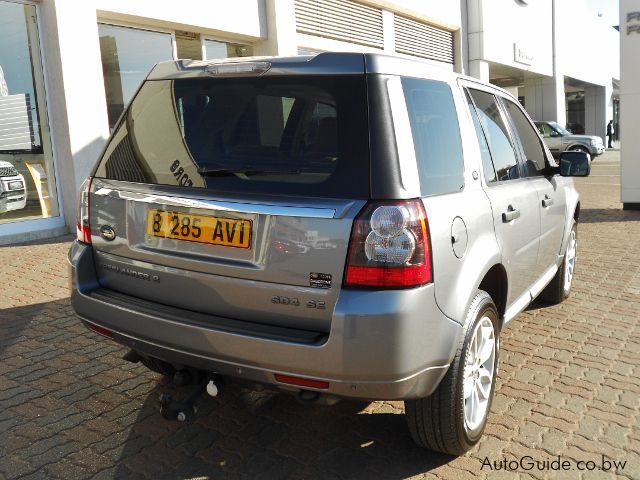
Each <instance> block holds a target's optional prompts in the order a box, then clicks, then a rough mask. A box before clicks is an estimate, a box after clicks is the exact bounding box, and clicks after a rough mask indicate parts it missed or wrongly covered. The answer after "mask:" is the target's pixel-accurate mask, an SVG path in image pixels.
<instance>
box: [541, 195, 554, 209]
mask: <svg viewBox="0 0 640 480" xmlns="http://www.w3.org/2000/svg"><path fill="white" fill-rule="evenodd" d="M551 205H553V198H551V197H550V196H549V195H545V196H544V200H542V206H543V207H544V208H547V207H550V206H551Z"/></svg>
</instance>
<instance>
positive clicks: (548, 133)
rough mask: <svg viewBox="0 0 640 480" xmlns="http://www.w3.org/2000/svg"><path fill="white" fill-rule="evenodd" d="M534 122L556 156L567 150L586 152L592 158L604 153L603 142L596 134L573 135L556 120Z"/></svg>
mask: <svg viewBox="0 0 640 480" xmlns="http://www.w3.org/2000/svg"><path fill="white" fill-rule="evenodd" d="M535 124H536V127H538V131H539V132H540V135H541V136H542V138H543V140H544V143H546V144H547V147H549V150H550V151H551V153H552V155H553V156H554V157H556V158H557V157H559V156H560V154H561V153H562V152H567V151H574V152H584V153H588V154H589V155H591V156H592V157H594V158H595V157H597V156H598V155H602V154H603V153H604V143H603V142H602V138H601V137H598V136H597V135H575V134H574V133H571V132H570V131H569V130H567V129H566V128H563V127H562V126H561V125H560V124H559V123H557V122H535Z"/></svg>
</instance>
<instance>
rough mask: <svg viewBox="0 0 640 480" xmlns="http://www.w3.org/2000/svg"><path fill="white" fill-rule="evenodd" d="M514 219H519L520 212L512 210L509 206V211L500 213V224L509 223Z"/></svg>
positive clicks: (515, 209)
mask: <svg viewBox="0 0 640 480" xmlns="http://www.w3.org/2000/svg"><path fill="white" fill-rule="evenodd" d="M516 218H520V210H518V209H517V208H513V207H512V206H511V205H509V209H508V210H507V211H506V212H502V223H509V222H511V221H513V220H515V219H516Z"/></svg>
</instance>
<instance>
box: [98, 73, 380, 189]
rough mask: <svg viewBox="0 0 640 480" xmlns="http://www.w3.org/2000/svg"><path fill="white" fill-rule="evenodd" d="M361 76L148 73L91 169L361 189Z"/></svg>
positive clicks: (212, 181)
mask: <svg viewBox="0 0 640 480" xmlns="http://www.w3.org/2000/svg"><path fill="white" fill-rule="evenodd" d="M368 142H369V139H368V120H367V104H366V83H365V77H364V75H358V76H347V75H344V76H312V75H305V76H287V77H258V78H253V77H252V78H246V77H245V78H204V79H202V78H198V79H179V80H156V81H147V82H146V83H145V84H144V85H143V86H142V88H141V90H140V91H139V93H138V94H137V95H136V97H135V99H134V100H133V102H132V103H131V106H130V107H129V109H128V110H127V112H126V114H125V116H124V117H123V119H122V120H121V122H120V123H119V125H118V126H117V127H116V130H115V131H114V133H113V135H112V137H111V140H110V143H109V146H108V148H107V150H106V152H105V154H104V156H103V158H102V160H101V162H100V164H99V165H98V168H97V171H96V174H95V175H96V177H100V178H107V179H111V180H121V181H126V182H136V183H149V184H159V185H171V186H182V187H186V188H204V189H209V190H214V191H221V192H230V193H265V194H282V195H298V196H320V197H333V198H368V196H369V151H368Z"/></svg>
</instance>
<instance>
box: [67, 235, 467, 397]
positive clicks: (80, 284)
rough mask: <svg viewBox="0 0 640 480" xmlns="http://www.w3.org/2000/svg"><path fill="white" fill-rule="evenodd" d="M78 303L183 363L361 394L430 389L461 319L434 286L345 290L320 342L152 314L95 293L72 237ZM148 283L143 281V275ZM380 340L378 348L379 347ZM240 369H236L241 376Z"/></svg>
mask: <svg viewBox="0 0 640 480" xmlns="http://www.w3.org/2000/svg"><path fill="white" fill-rule="evenodd" d="M69 261H70V264H71V273H70V275H71V279H72V286H71V288H72V304H73V306H74V308H75V310H76V312H77V313H78V314H79V315H80V317H82V318H85V319H87V320H89V321H91V322H95V323H97V324H99V325H102V326H104V327H106V328H110V329H113V330H114V331H115V332H117V333H118V334H120V335H122V336H123V337H126V338H127V339H128V340H127V341H126V342H123V343H126V344H128V345H131V346H133V347H135V348H140V349H141V350H142V351H145V346H146V347H147V348H149V349H150V350H153V347H156V348H159V351H161V352H162V353H163V355H164V357H162V356H161V358H166V359H167V360H170V361H174V362H179V360H177V359H178V358H181V355H186V357H194V358H195V357H197V358H200V359H201V361H202V362H203V363H204V364H206V365H207V366H208V368H210V369H211V370H212V371H220V372H225V373H226V372H227V369H228V367H229V366H232V367H233V368H234V369H236V368H238V367H240V368H247V369H249V370H252V371H253V372H254V373H253V378H252V377H251V376H249V377H246V378H248V379H250V380H255V381H259V382H264V383H274V379H273V375H274V374H275V373H288V374H295V375H301V376H310V377H315V378H321V379H326V380H329V381H330V382H331V387H330V389H329V390H328V392H327V393H330V394H336V395H340V396H351V397H358V398H389V399H398V398H410V397H417V396H424V395H427V394H429V393H430V392H431V390H432V389H433V388H435V386H436V385H437V382H438V381H439V379H440V378H441V376H442V375H443V374H444V372H446V368H447V366H448V364H449V362H450V360H451V357H452V355H453V352H454V349H453V348H452V344H454V343H455V340H456V339H457V338H458V335H459V333H460V331H461V329H460V326H459V325H458V324H457V323H455V322H453V321H452V320H450V319H448V318H447V317H446V316H445V315H443V314H442V313H441V312H440V310H439V309H438V307H437V305H436V303H435V299H434V295H433V285H427V286H425V287H421V288H418V289H411V290H400V291H350V290H343V291H342V292H341V293H340V298H339V300H338V302H337V303H336V306H335V308H334V309H333V310H332V312H331V314H332V321H331V329H330V331H329V333H328V336H327V339H326V341H325V342H324V343H322V344H320V345H307V344H303V343H294V342H287V341H275V340H271V339H268V338H261V337H260V336H257V335H254V336H250V335H248V334H239V333H235V334H232V333H226V332H222V331H220V330H215V329H212V328H207V327H206V326H203V325H198V326H196V325H193V324H189V323H184V322H177V321H175V320H170V319H168V318H163V317H162V314H161V313H157V314H154V315H149V314H148V313H142V312H140V311H139V310H138V309H136V308H135V307H134V308H125V307H122V306H117V305H115V304H113V303H112V302H105V301H102V300H100V299H99V298H95V297H92V296H91V293H92V292H93V291H96V290H99V285H98V284H97V282H96V280H95V279H96V272H95V265H94V262H93V259H92V249H91V248H90V247H87V246H85V245H81V244H79V243H77V242H76V243H74V245H73V247H72V249H71V251H70V253H69ZM142 282H143V281H142ZM374 346H375V347H374ZM235 376H237V373H236V375H235Z"/></svg>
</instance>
